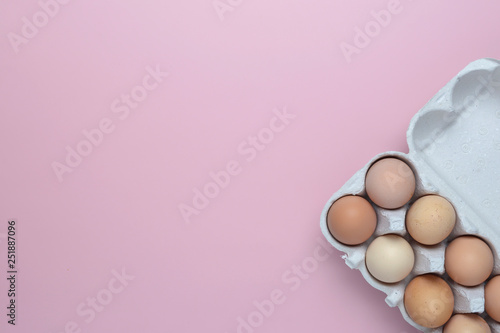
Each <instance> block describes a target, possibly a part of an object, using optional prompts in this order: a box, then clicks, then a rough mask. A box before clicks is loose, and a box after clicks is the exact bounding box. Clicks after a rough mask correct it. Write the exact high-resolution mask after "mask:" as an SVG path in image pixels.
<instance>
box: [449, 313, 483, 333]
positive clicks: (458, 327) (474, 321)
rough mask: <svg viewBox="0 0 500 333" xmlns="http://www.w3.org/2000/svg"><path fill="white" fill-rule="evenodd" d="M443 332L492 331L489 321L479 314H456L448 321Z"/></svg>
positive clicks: (479, 332)
mask: <svg viewBox="0 0 500 333" xmlns="http://www.w3.org/2000/svg"><path fill="white" fill-rule="evenodd" d="M443 333H491V329H490V326H489V325H488V323H487V322H486V321H485V320H484V319H483V318H481V317H480V316H478V315H477V314H471V313H467V314H456V315H454V316H453V317H451V319H450V320H449V321H448V323H447V324H446V326H445V327H444V329H443Z"/></svg>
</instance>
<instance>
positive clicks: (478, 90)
mask: <svg viewBox="0 0 500 333" xmlns="http://www.w3.org/2000/svg"><path fill="white" fill-rule="evenodd" d="M407 141H408V145H409V154H403V153H400V152H386V153H382V154H379V155H377V156H375V157H374V158H373V159H372V160H371V161H370V162H369V163H368V164H366V165H365V167H363V168H362V169H361V170H359V171H358V172H357V173H356V174H355V175H354V176H353V177H352V178H351V179H350V180H349V181H347V183H346V184H345V185H344V186H342V188H341V189H340V190H338V191H337V192H336V193H335V194H334V195H333V196H332V197H331V198H330V200H329V201H328V202H327V204H326V205H325V207H324V209H323V212H322V214H321V222H320V225H321V230H322V232H323V234H324V236H325V237H326V239H327V240H328V241H329V242H330V243H331V244H332V245H333V246H334V247H335V248H337V249H338V250H340V251H342V252H345V255H344V256H343V258H344V259H345V262H346V264H347V266H349V267H350V268H352V269H358V270H360V271H361V273H362V274H363V276H364V278H365V279H366V281H368V283H369V284H370V285H372V286H373V287H375V288H377V289H378V290H381V291H383V292H384V293H386V294H387V298H386V303H387V304H388V305H389V306H391V307H395V306H397V307H398V308H399V309H400V311H401V313H402V315H403V317H404V318H405V319H406V321H407V322H408V323H410V324H411V325H412V326H414V327H416V328H417V329H419V330H421V331H422V332H429V333H431V332H432V333H437V332H442V328H438V329H429V328H424V327H421V326H419V325H417V324H416V323H415V322H413V321H412V320H411V318H410V317H409V316H408V314H407V313H406V310H405V307H404V302H403V299H404V291H405V288H406V285H407V284H408V283H409V282H410V281H411V280H412V279H413V278H414V277H415V276H417V275H421V274H426V273H434V274H437V275H439V276H441V277H443V278H444V279H445V280H446V281H447V282H448V283H449V284H450V286H451V287H452V290H453V294H454V296H455V312H456V313H478V314H481V315H482V316H483V317H485V318H486V320H487V322H488V324H489V325H490V327H491V329H492V332H495V333H500V323H497V322H495V321H494V320H492V319H490V318H488V317H486V315H485V314H484V313H483V312H484V284H482V285H480V286H477V287H473V288H469V287H463V286H460V285H458V284H456V283H454V282H453V281H452V280H451V279H450V278H449V277H448V276H447V275H446V274H445V270H444V253H445V249H446V245H447V244H448V243H449V242H450V241H451V240H453V239H454V238H456V237H457V236H461V235H466V234H472V235H477V236H479V237H481V238H482V239H483V240H485V241H486V242H487V243H488V244H489V246H490V247H491V249H492V251H493V253H494V257H495V267H494V270H493V275H497V274H500V61H498V60H494V59H480V60H477V61H474V62H472V63H471V64H469V65H468V66H467V67H466V68H465V69H463V70H462V71H461V72H460V73H459V74H458V75H457V76H456V77H454V78H453V79H452V80H451V81H450V82H448V84H446V85H445V86H444V87H443V88H442V89H441V90H440V91H439V92H438V93H437V94H436V95H435V96H434V97H433V98H432V99H431V100H430V101H429V102H428V103H427V104H426V105H425V106H424V107H423V108H422V109H421V110H420V111H419V112H418V113H417V114H416V115H415V116H414V117H413V119H412V120H411V123H410V127H409V128H408V132H407ZM388 156H395V157H397V158H399V159H401V160H403V161H405V162H406V163H407V164H408V165H409V166H410V167H411V168H412V169H413V172H414V173H415V177H416V191H415V195H414V196H413V198H412V199H411V200H410V202H409V203H408V204H406V205H405V206H403V207H402V208H399V209H395V210H388V209H383V208H380V207H378V206H376V205H375V204H373V206H374V208H375V210H376V212H377V218H378V224H377V228H376V230H375V233H374V235H373V236H372V237H371V238H370V239H369V240H368V241H366V242H365V243H363V244H361V245H358V246H347V245H344V244H342V243H339V242H338V241H336V240H335V239H334V238H333V237H332V235H331V234H330V232H329V231H328V226H327V213H328V210H329V208H330V206H331V205H332V203H333V202H335V201H336V200H337V199H339V198H340V197H343V196H345V195H350V194H352V195H361V196H364V197H365V198H368V197H367V195H366V192H365V175H366V172H367V170H368V168H369V167H370V166H371V165H372V164H373V163H374V162H375V161H377V160H379V159H381V158H383V157H388ZM427 194H438V195H441V196H443V197H445V198H446V199H448V200H449V201H450V202H451V203H452V204H453V206H454V207H455V210H456V213H457V223H456V226H455V229H454V230H453V232H452V234H451V235H450V236H449V237H448V238H447V239H446V240H445V241H444V242H442V243H440V244H438V245H436V246H423V245H420V244H419V243H417V242H416V241H414V240H413V239H411V237H410V236H409V235H408V233H407V231H406V229H405V214H406V212H407V210H408V208H409V207H410V205H411V204H412V203H413V202H414V201H415V200H416V199H417V198H419V197H421V196H423V195H427ZM384 234H398V235H401V236H403V237H404V238H405V239H407V240H408V241H409V242H410V244H411V245H412V246H413V249H414V252H415V266H414V269H413V271H412V272H411V273H410V275H409V276H408V277H407V278H406V279H404V280H403V281H401V282H399V283H396V284H387V283H382V282H380V281H378V280H376V279H375V278H373V277H372V276H371V275H370V273H369V272H368V271H367V268H366V265H365V253H366V249H367V247H368V245H369V244H370V243H371V241H372V240H373V239H374V238H376V237H377V236H380V235H384ZM359 297H362V296H361V295H359Z"/></svg>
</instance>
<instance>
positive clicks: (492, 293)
mask: <svg viewBox="0 0 500 333" xmlns="http://www.w3.org/2000/svg"><path fill="white" fill-rule="evenodd" d="M484 299H485V304H484V307H485V309H486V313H488V315H489V316H490V317H491V318H493V319H494V320H496V321H498V322H500V275H497V276H495V277H494V278H493V279H491V280H490V281H489V282H488V283H487V284H486V288H485V289H484Z"/></svg>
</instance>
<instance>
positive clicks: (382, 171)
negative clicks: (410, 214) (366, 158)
mask: <svg viewBox="0 0 500 333" xmlns="http://www.w3.org/2000/svg"><path fill="white" fill-rule="evenodd" d="M365 182H366V193H367V194H368V196H369V197H370V199H371V200H372V201H373V202H374V203H375V204H376V205H377V206H380V207H382V208H387V209H395V208H399V207H401V206H403V205H405V204H406V203H407V202H408V201H409V200H410V199H411V197H412V196H413V193H414V192H415V175H414V174H413V171H412V170H411V168H410V167H409V166H408V164H406V163H405V162H403V161H401V160H400V159H397V158H384V159H382V160H379V161H377V162H375V163H374V164H373V165H372V166H371V167H370V169H369V170H368V172H367V173H366V180H365Z"/></svg>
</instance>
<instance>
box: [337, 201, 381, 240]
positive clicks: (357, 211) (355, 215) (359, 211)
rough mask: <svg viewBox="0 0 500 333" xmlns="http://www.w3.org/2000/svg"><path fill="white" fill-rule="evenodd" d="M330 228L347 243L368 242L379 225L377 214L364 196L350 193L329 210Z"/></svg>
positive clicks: (339, 238)
mask: <svg viewBox="0 0 500 333" xmlns="http://www.w3.org/2000/svg"><path fill="white" fill-rule="evenodd" d="M327 222H328V230H330V233H331V234H332V236H333V237H334V238H335V239H336V240H338V241H339V242H341V243H344V244H347V245H359V244H361V243H363V242H366V241H367V240H368V239H369V238H370V237H371V236H372V235H373V233H374V232H375V228H376V227H377V214H376V213H375V209H374V208H373V206H372V205H371V204H370V203H369V202H368V200H366V199H365V198H363V197H360V196H356V195H348V196H345V197H342V198H340V199H338V200H337V201H335V202H334V203H333V204H332V206H331V207H330V209H329V210H328V217H327Z"/></svg>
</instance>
